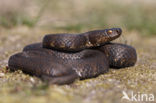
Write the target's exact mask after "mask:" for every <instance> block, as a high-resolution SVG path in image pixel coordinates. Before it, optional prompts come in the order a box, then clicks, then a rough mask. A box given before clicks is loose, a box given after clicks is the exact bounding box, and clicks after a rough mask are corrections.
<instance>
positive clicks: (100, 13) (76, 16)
mask: <svg viewBox="0 0 156 103" xmlns="http://www.w3.org/2000/svg"><path fill="white" fill-rule="evenodd" d="M79 3H80V4H79ZM82 4H83V5H82ZM35 5H37V6H38V7H39V11H38V12H37V13H36V16H35V17H31V16H30V15H29V13H25V12H21V11H15V12H14V11H13V12H11V13H9V15H8V14H7V13H3V15H1V16H0V21H1V22H0V26H2V27H5V28H8V27H9V28H11V27H16V26H21V25H26V26H28V27H35V26H38V25H37V24H38V22H39V23H40V22H42V21H47V22H45V24H41V26H46V27H48V28H55V29H56V28H57V29H61V30H62V29H63V30H67V31H71V30H74V31H82V30H83V29H97V28H111V27H121V28H124V29H127V30H129V31H138V32H140V34H142V35H156V29H155V26H156V12H155V10H156V7H155V4H154V3H151V4H150V3H149V4H146V3H144V1H142V2H136V3H129V4H128V3H120V2H117V1H116V2H115V1H106V0H103V1H102V0H98V1H97V2H93V1H92V0H91V1H88V0H86V1H85V2H75V1H72V0H68V1H63V0H59V1H56V0H51V1H50V0H47V1H43V0H39V1H38V2H36V4H35ZM81 6H82V7H81ZM47 16H49V17H51V18H57V19H56V20H55V21H56V23H54V22H55V21H54V22H53V21H50V20H48V19H43V18H44V17H47ZM60 20H61V24H59V23H57V22H59V21H60Z"/></svg>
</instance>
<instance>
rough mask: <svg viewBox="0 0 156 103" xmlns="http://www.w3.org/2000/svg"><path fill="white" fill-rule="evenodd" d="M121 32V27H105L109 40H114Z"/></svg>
mask: <svg viewBox="0 0 156 103" xmlns="http://www.w3.org/2000/svg"><path fill="white" fill-rule="evenodd" d="M121 34H122V30H121V29H120V28H111V29H105V35H107V37H108V39H109V40H114V39H116V38H118V37H119V36H120V35H121Z"/></svg>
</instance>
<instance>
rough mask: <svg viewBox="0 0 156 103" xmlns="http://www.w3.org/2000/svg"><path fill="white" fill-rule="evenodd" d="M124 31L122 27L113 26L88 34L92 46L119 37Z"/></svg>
mask: <svg viewBox="0 0 156 103" xmlns="http://www.w3.org/2000/svg"><path fill="white" fill-rule="evenodd" d="M121 33H122V30H121V29H120V28H111V29H104V30H94V31H90V32H88V33H86V34H87V36H88V38H89V42H90V44H91V46H101V45H104V44H105V43H107V42H110V41H112V40H114V39H116V38H118V37H119V36H120V35H121Z"/></svg>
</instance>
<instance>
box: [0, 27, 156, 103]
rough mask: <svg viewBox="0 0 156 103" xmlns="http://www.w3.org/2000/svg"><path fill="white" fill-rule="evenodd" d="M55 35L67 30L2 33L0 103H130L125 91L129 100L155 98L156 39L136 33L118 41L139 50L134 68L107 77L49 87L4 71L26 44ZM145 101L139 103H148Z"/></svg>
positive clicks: (26, 30)
mask: <svg viewBox="0 0 156 103" xmlns="http://www.w3.org/2000/svg"><path fill="white" fill-rule="evenodd" d="M56 32H57V33H59V32H61V33H62V32H64V31H55V30H39V29H37V28H34V29H33V30H32V29H31V30H30V29H28V28H25V27H24V28H22V29H21V28H16V29H12V30H4V29H1V30H0V54H1V56H0V103H10V102H11V103H80V102H82V103H131V102H132V101H128V100H125V99H123V100H121V98H122V96H123V94H122V92H123V91H125V92H126V93H127V94H128V95H129V97H131V93H132V92H133V93H134V94H137V97H138V98H139V95H141V94H145V93H146V94H148V97H150V94H152V95H154V96H155V97H156V87H155V85H156V37H154V36H153V37H142V36H140V35H139V34H138V33H136V32H124V34H123V36H122V37H120V39H119V40H117V42H118V41H120V42H122V43H127V44H130V45H132V46H134V47H135V48H136V50H137V54H138V60H137V63H136V65H135V66H134V67H129V68H124V69H118V70H115V69H110V71H109V72H108V73H106V74H103V75H100V76H98V77H96V78H92V79H87V80H83V81H80V80H77V81H76V82H74V83H73V84H71V85H64V86H57V85H50V86H48V85H47V84H46V83H43V82H42V81H40V80H39V79H38V78H36V77H32V76H29V75H26V74H23V73H22V72H21V71H17V72H13V73H11V72H9V70H7V69H6V68H5V66H6V65H7V61H8V58H9V56H11V55H12V54H14V53H17V52H20V51H21V50H22V48H23V47H24V46H25V45H27V44H30V43H33V42H39V41H41V40H42V37H43V36H44V34H47V33H56ZM72 32H73V31H72ZM145 99H146V98H144V101H141V102H140V103H143V102H145V103H146V100H145ZM155 102H156V98H155ZM147 103H148V102H147ZM153 103H154V102H153Z"/></svg>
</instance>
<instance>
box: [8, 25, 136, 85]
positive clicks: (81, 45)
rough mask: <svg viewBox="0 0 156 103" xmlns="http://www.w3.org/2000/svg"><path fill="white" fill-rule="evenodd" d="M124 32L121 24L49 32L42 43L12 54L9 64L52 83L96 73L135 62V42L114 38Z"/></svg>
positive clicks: (65, 82)
mask: <svg viewBox="0 0 156 103" xmlns="http://www.w3.org/2000/svg"><path fill="white" fill-rule="evenodd" d="M121 34H122V30H121V29H120V28H111V29H104V30H94V31H89V32H85V33H80V34H48V35H45V36H44V38H43V41H42V42H41V43H34V44H30V45H27V46H25V47H24V49H23V51H22V52H20V53H17V54H14V55H12V56H11V57H10V58H9V61H8V65H9V68H10V70H12V71H15V70H19V69H20V70H22V71H23V72H25V73H28V74H31V75H35V76H37V77H40V78H41V79H42V80H44V81H47V82H49V83H50V84H70V83H72V82H74V81H75V80H76V79H78V78H80V79H86V78H92V77H96V76H98V75H100V74H103V73H106V72H108V70H109V68H110V67H111V68H124V67H130V66H134V65H135V63H136V60H137V54H136V50H135V49H134V48H133V47H132V46H129V45H126V44H119V43H111V42H110V41H112V40H114V39H116V38H118V37H119V36H120V35H121Z"/></svg>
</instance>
